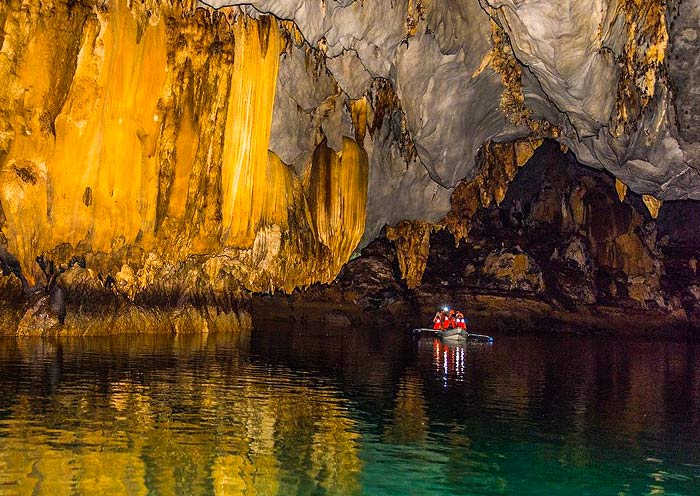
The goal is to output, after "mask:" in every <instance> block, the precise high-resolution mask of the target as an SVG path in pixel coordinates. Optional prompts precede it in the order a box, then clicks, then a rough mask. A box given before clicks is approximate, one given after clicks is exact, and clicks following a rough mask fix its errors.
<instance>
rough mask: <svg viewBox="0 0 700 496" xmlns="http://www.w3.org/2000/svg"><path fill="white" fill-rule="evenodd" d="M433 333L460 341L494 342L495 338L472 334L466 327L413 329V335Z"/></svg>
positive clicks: (444, 338) (446, 339)
mask: <svg viewBox="0 0 700 496" xmlns="http://www.w3.org/2000/svg"><path fill="white" fill-rule="evenodd" d="M424 334H425V335H433V336H437V337H439V338H440V339H442V340H443V341H458V340H463V341H481V342H482V343H493V338H492V337H491V336H487V335H486V334H471V333H469V332H467V331H466V330H465V329H456V328H453V329H445V330H444V331H443V330H440V329H426V328H420V329H413V335H414V336H421V335H424Z"/></svg>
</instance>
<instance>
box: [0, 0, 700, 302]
mask: <svg viewBox="0 0 700 496" xmlns="http://www.w3.org/2000/svg"><path fill="white" fill-rule="evenodd" d="M698 25H700V4H698V0H636V1H630V0H596V1H593V0H584V1H573V0H567V1H562V2H559V3H558V4H557V5H556V8H554V7H553V5H552V4H550V3H546V2H537V1H535V0H522V1H517V2H516V1H512V0H459V1H456V2H455V1H447V0H402V1H398V2H386V1H382V0H363V1H356V0H342V1H340V0H275V1H270V0H247V1H246V2H236V1H231V0H209V1H206V2H204V1H199V2H197V1H196V0H188V1H183V2H180V1H174V0H108V1H102V0H99V1H98V0H79V1H73V0H71V1H69V0H52V1H49V2H39V3H38V2H29V1H24V0H7V1H5V2H3V3H2V4H1V5H0V28H2V29H0V83H1V84H0V230H1V231H0V232H1V234H0V261H1V263H2V266H1V268H2V271H3V274H4V275H3V278H4V279H3V280H2V281H0V282H1V283H2V288H3V294H8V295H9V296H8V301H9V299H10V298H15V297H16V295H17V294H18V293H17V292H18V291H19V294H24V297H25V298H29V299H30V300H32V301H34V297H30V296H28V295H32V294H33V295H36V294H37V291H41V290H42V288H43V291H44V292H45V293H46V292H47V291H49V289H48V288H49V286H50V281H49V280H48V279H47V276H46V275H45V274H44V272H43V271H42V270H41V268H40V266H39V265H38V264H37V263H36V262H35V260H36V259H37V257H43V259H45V260H49V261H51V262H52V263H53V264H54V266H55V268H56V270H57V271H58V272H57V274H59V275H58V276H57V278H56V280H55V281H54V283H53V286H52V287H53V288H54V290H53V291H54V293H55V294H54V297H53V300H52V301H54V306H55V301H56V298H58V296H56V295H57V294H60V298H63V299H64V300H65V301H66V302H67V304H68V306H69V307H70V305H71V302H73V304H74V303H75V301H78V300H81V299H82V298H83V296H80V295H83V294H92V293H95V292H97V293H100V294H101V293H102V292H106V293H108V294H110V295H114V294H116V295H119V297H123V298H127V299H128V300H130V301H134V302H137V303H143V304H146V303H163V302H166V303H167V302H171V301H174V302H180V303H183V302H189V303H193V302H195V301H203V300H202V299H204V300H206V301H207V302H208V303H207V304H209V303H211V302H215V301H216V299H217V298H220V297H221V296H222V295H231V294H237V295H241V294H244V293H246V294H247V293H248V292H268V293H269V292H274V291H276V290H278V289H281V290H283V291H285V292H288V293H289V292H292V291H293V290H294V289H295V288H299V287H306V286H309V285H312V284H314V283H318V282H321V283H327V282H330V281H332V280H333V279H334V278H335V277H336V275H337V274H338V272H339V271H340V270H341V268H342V267H343V265H344V264H345V263H346V262H347V261H348V260H349V259H351V257H353V253H355V254H357V253H358V252H359V250H360V249H362V248H363V247H365V246H367V245H368V244H369V243H370V242H372V240H374V239H376V238H377V237H378V236H379V235H380V233H381V232H383V229H384V228H385V226H387V229H386V235H387V237H388V238H389V239H391V240H393V241H394V246H395V247H396V250H397V261H398V263H399V267H400V270H401V272H402V274H403V276H404V277H405V278H406V281H407V283H408V288H415V287H418V286H419V285H420V284H421V281H422V277H423V273H424V271H425V269H426V266H428V265H429V263H428V257H429V253H430V250H431V236H433V235H435V233H436V232H438V231H440V230H445V232H446V233H449V235H450V236H453V237H454V239H455V240H456V242H457V243H464V242H467V241H468V239H469V236H470V235H471V234H470V233H471V232H472V230H473V223H474V220H473V218H472V217H473V216H474V215H475V213H476V212H477V210H478V209H479V208H480V207H489V205H494V206H495V207H498V208H500V206H501V205H503V202H506V203H507V204H508V205H509V206H508V207H507V208H509V209H510V210H509V212H510V213H511V214H513V215H516V216H517V215H521V216H522V214H523V213H522V212H518V208H520V207H514V206H513V205H515V204H516V203H517V202H520V205H522V204H523V201H524V200H523V199H519V200H517V199H513V196H512V195H511V193H510V189H509V183H510V182H511V181H512V180H513V178H514V177H515V175H516V173H517V171H518V169H519V167H521V166H523V164H525V163H526V162H527V160H528V159H529V158H530V157H531V156H532V154H533V153H534V152H535V150H536V149H537V148H538V147H539V146H540V145H541V144H542V142H543V140H544V139H555V140H557V141H558V142H559V144H560V145H561V146H563V147H565V148H566V150H568V151H570V152H571V153H573V155H574V156H575V157H576V160H577V161H578V162H580V163H581V164H584V165H587V166H590V167H592V168H595V169H598V170H604V171H606V172H607V173H609V174H611V175H612V176H613V177H614V178H616V181H615V182H614V183H613V184H614V190H615V191H616V192H617V194H618V195H620V197H621V198H625V195H626V194H630V195H642V196H641V202H642V203H643V205H645V208H646V209H647V210H648V211H649V213H650V214H651V216H652V217H654V218H656V217H657V216H660V217H664V209H665V207H664V206H663V205H665V204H664V203H663V202H668V201H670V200H680V199H700V174H699V172H698V170H700V134H699V131H698V129H700V128H699V127H698V122H699V121H698V117H697V116H698V112H699V109H698V103H697V101H696V100H697V99H696V98H695V97H694V95H695V93H696V89H697V88H696V83H695V80H696V79H697V78H695V77H694V76H695V75H696V74H697V73H698V71H700V69H699V68H700V50H699V49H698V48H699V46H698V44H699V43H700V42H698V32H697V31H698V28H697V26H698ZM556 175H557V171H556V170H553V171H552V172H551V173H550V175H549V176H547V177H546V178H541V180H542V181H544V180H553V179H551V178H552V177H555V176H556ZM550 176H551V177H550ZM569 179H571V178H569ZM589 186H590V185H589ZM596 187H597V186H596ZM586 188H587V186H585V185H584V186H583V189H582V190H577V191H578V192H577V191H572V192H571V195H569V196H568V197H567V198H565V199H562V202H564V203H566V208H564V206H562V207H561V208H558V207H557V206H556V205H554V204H553V203H552V202H550V201H544V200H541V201H540V203H538V204H536V205H532V209H533V210H532V212H529V213H528V215H529V216H530V217H528V218H530V219H537V221H538V222H544V223H550V224H551V223H552V222H554V223H558V224H557V225H560V227H561V229H563V230H564V231H566V232H570V233H571V235H572V237H570V238H569V239H561V240H558V242H559V243H560V246H558V247H557V251H556V256H554V254H553V253H552V254H551V255H552V256H553V258H552V261H551V263H553V264H555V265H556V264H559V266H560V267H562V268H563V267H568V269H567V270H571V271H574V272H576V271H583V272H585V273H587V274H588V276H590V270H588V269H586V267H587V265H586V264H588V263H589V261H591V260H593V261H595V263H596V264H598V265H600V266H605V267H610V268H611V270H613V272H614V271H615V270H618V269H619V270H621V271H622V272H624V274H626V277H627V278H628V279H627V280H626V281H625V282H624V284H623V285H624V286H625V288H626V290H627V291H628V292H630V293H631V296H630V297H631V298H632V299H633V300H635V301H640V302H641V301H647V300H649V299H650V298H651V299H654V296H653V295H654V294H656V291H657V289H658V288H660V287H661V282H660V281H661V279H662V274H661V271H660V268H659V266H658V263H656V260H657V259H658V257H656V255H655V252H654V250H656V249H657V248H656V247H655V246H654V245H653V242H652V241H651V240H652V238H653V237H654V236H653V233H646V234H645V235H644V236H640V235H637V234H633V233H638V232H642V231H644V229H646V227H645V226H646V225H647V224H646V220H645V219H646V215H648V214H646V213H644V214H642V213H640V212H641V211H639V210H634V212H636V213H633V212H631V211H630V210H629V208H627V207H624V205H626V204H625V203H619V202H618V203H615V202H613V201H612V200H613V199H611V197H610V196H609V195H607V193H606V194H604V195H597V196H596V193H593V192H591V190H589V189H586ZM594 189H595V188H594ZM584 190H585V191H584ZM628 191H629V193H628ZM513 194H515V193H513ZM509 195H511V196H510V197H509ZM577 195H578V196H577ZM509 198H510V199H509ZM635 198H636V196H635ZM635 201H636V200H635ZM508 202H510V203H508ZM564 203H562V205H563V204H564ZM504 208H505V207H504ZM603 211H605V212H608V213H606V214H604V215H602V214H594V213H592V212H603ZM590 215H598V217H595V219H593V220H591V219H592V218H591V217H590ZM533 216H534V217H533ZM522 218H524V217H521V219H522ZM479 222H480V221H479ZM481 224H482V226H483V222H482V223H481ZM681 229H682V228H681ZM645 232H646V231H645ZM431 233H432V234H431ZM482 234H483V233H482ZM584 239H585V243H583V241H582V240H584ZM577 240H578V241H577ZM582 243H583V244H582ZM584 246H585V247H586V250H588V251H586V252H585V253H584V252H583V251H582V247H584ZM511 248H514V247H511ZM76 257H78V258H80V259H81V260H84V264H82V266H79V267H75V266H73V267H71V269H70V270H68V268H69V265H70V261H71V260H74V259H75V258H76ZM483 262H488V263H486V265H484V266H479V267H476V266H475V268H474V270H475V271H474V274H481V275H482V276H484V277H490V278H492V280H493V281H498V280H501V279H502V278H501V277H500V276H499V274H501V273H502V272H503V271H504V270H506V271H510V272H512V274H511V275H512V276H513V277H510V280H509V282H508V284H509V285H510V286H511V288H519V289H521V290H523V291H534V292H535V293H537V292H538V291H540V292H541V291H542V288H547V287H548V283H547V280H548V277H549V276H548V275H547V267H548V265H547V266H545V265H543V264H542V262H541V261H540V260H538V258H537V256H534V255H531V254H529V253H520V252H518V251H517V250H515V251H513V250H512V249H510V248H505V247H504V249H503V250H500V249H499V251H497V252H494V253H491V254H490V255H488V256H487V257H486V258H484V260H483ZM601 264H602V265H601ZM516 273H517V274H516ZM588 276H586V277H584V278H582V279H580V278H578V279H577V278H572V279H571V280H570V281H568V282H566V281H563V280H562V281H559V283H557V284H558V285H555V286H556V287H558V288H559V289H558V291H560V293H561V296H562V298H563V299H564V300H566V299H567V298H568V300H570V301H571V302H573V301H574V300H577V301H578V300H580V301H582V302H584V303H593V302H596V301H599V299H600V291H599V285H598V286H596V285H597V284H598V282H599V281H594V280H593V279H591V278H590V277H588ZM591 277H592V276H591ZM613 283H614V281H613V280H611V283H610V284H612V286H609V287H610V288H612V287H613V286H614V284H613ZM494 284H496V286H498V285H499V284H501V283H496V282H494ZM503 284H505V283H503ZM550 286H551V285H550ZM594 286H595V288H594ZM551 287H554V286H551ZM596 288H597V289H596ZM610 291H612V292H614V291H616V290H613V289H610ZM49 292H50V291H49ZM46 294H48V293H46ZM46 294H45V295H44V296H46ZM566 295H569V296H566ZM576 295H578V296H576ZM688 298H690V297H688ZM686 299H687V298H686ZM217 305H218V304H217ZM224 306H226V305H224ZM49 308H51V304H49ZM69 314H70V311H69Z"/></svg>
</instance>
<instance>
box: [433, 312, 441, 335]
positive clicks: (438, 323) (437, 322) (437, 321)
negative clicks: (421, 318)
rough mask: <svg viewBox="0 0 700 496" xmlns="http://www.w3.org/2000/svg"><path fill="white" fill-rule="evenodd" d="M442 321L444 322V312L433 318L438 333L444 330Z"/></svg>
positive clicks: (434, 327)
mask: <svg viewBox="0 0 700 496" xmlns="http://www.w3.org/2000/svg"><path fill="white" fill-rule="evenodd" d="M442 320H443V313H442V310H438V311H437V313H436V314H435V317H433V329H435V330H436V331H440V330H442Z"/></svg>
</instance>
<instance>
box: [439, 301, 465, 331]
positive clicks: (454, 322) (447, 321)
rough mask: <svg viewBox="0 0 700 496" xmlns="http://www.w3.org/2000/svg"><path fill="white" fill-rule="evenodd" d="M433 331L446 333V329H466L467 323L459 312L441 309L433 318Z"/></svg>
mask: <svg viewBox="0 0 700 496" xmlns="http://www.w3.org/2000/svg"><path fill="white" fill-rule="evenodd" d="M433 329H435V330H438V331H446V330H447V329H464V330H466V329H467V321H466V319H465V318H464V314H463V313H462V312H460V311H459V310H453V309H450V308H447V307H445V308H443V309H441V310H438V311H437V313H436V314H435V317H433Z"/></svg>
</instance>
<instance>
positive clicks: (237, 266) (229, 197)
mask: <svg viewBox="0 0 700 496" xmlns="http://www.w3.org/2000/svg"><path fill="white" fill-rule="evenodd" d="M195 7H196V5H195V2H184V3H183V2H174V1H173V2H147V3H145V4H143V3H142V2H133V3H132V2H128V1H127V0H115V1H113V2H108V3H102V2H93V1H87V0H86V1H83V2H77V3H76V2H68V1H56V2H53V3H34V2H31V3H28V2H22V1H20V0H12V1H10V2H9V3H4V4H3V6H2V7H0V27H2V28H3V29H1V30H0V31H1V32H3V33H4V37H3V38H2V40H1V41H2V49H1V50H0V205H1V207H0V208H1V210H0V226H1V227H2V234H3V236H4V238H5V239H6V246H7V250H8V251H9V252H10V253H11V254H13V255H14V256H16V257H17V259H18V260H19V262H20V264H21V267H22V270H23V272H24V274H25V275H26V276H27V278H28V279H29V281H30V282H33V281H35V280H38V279H39V278H40V276H41V272H40V270H39V267H38V266H37V264H36V263H35V262H34V259H35V257H37V256H39V255H42V254H47V255H48V258H50V259H52V260H55V261H56V262H58V263H63V262H66V261H67V260H68V259H69V258H70V257H72V256H74V255H79V256H84V257H85V259H86V265H87V269H88V270H89V271H92V273H94V274H97V273H99V274H101V275H104V276H106V275H112V276H113V277H114V278H115V279H116V285H115V287H117V288H119V290H120V291H121V292H123V293H124V294H127V295H128V296H130V297H132V298H133V297H134V295H135V294H136V292H138V291H139V290H141V289H143V288H145V287H147V286H149V285H153V284H165V283H166V282H167V281H168V280H178V281H182V282H183V283H184V282H186V283H187V285H188V286H189V287H199V286H202V285H207V286H210V287H213V288H215V289H217V290H223V289H226V288H231V287H242V288H246V289H250V290H269V289H274V288H283V289H285V290H288V291H291V290H292V289H293V288H294V287H296V286H303V285H307V284H310V283H312V282H315V281H319V280H321V281H327V280H329V279H332V278H333V277H334V276H335V274H336V273H337V271H338V270H339V268H340V266H341V265H342V264H343V263H344V262H345V261H346V260H347V259H348V258H349V256H350V255H351V253H352V251H353V249H354V248H355V246H356V245H357V243H358V242H359V240H360V238H361V237H362V234H363V231H364V223H365V202H366V194H367V177H368V160H367V154H366V152H365V150H364V149H363V147H362V143H357V142H356V141H355V140H354V139H352V138H349V137H347V138H345V139H344V141H343V146H342V149H341V150H332V149H330V148H328V147H327V145H326V144H325V141H322V140H321V139H319V140H318V147H317V151H316V153H314V154H313V157H311V158H309V164H308V167H306V171H307V172H306V174H305V175H304V176H300V175H298V174H297V172H296V171H295V169H294V168H292V167H290V166H289V165H287V164H285V163H283V162H282V161H281V160H280V158H279V157H278V156H277V155H276V154H275V153H273V152H271V151H269V141H270V128H271V122H272V115H273V107H274V102H275V92H276V86H277V80H278V70H279V61H280V54H281V53H282V52H283V50H284V48H285V42H284V39H283V38H284V36H283V34H284V33H283V31H284V30H285V29H286V28H285V27H284V26H282V27H281V26H280V25H279V23H278V22H277V20H275V18H273V17H268V16H262V17H261V18H260V19H259V20H254V19H252V18H250V17H248V16H246V15H245V14H243V13H242V12H241V11H240V10H238V9H222V10H220V11H212V10H210V9H203V8H195ZM362 119H364V121H366V117H363V113H362V112H358V122H361V121H362ZM364 121H362V122H364ZM363 126H364V124H363ZM363 133H364V131H362V134H363ZM0 242H2V239H0Z"/></svg>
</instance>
